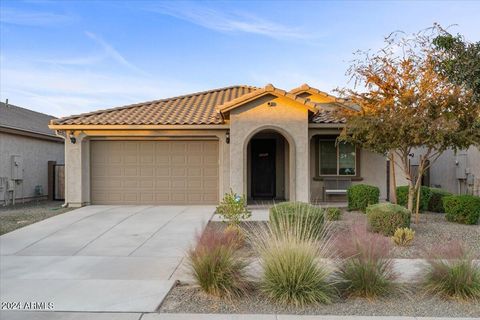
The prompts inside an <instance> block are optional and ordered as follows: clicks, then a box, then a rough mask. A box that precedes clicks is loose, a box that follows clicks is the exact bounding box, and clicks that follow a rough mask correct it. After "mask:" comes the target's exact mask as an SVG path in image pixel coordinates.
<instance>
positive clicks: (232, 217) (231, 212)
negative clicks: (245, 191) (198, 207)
mask: <svg viewBox="0 0 480 320" xmlns="http://www.w3.org/2000/svg"><path fill="white" fill-rule="evenodd" d="M216 213H218V214H219V215H220V216H221V217H222V219H223V220H224V221H225V222H227V223H228V224H229V225H232V226H238V224H239V223H240V220H242V219H248V218H250V217H251V216H252V213H251V212H250V211H249V210H248V209H247V199H246V198H245V196H244V195H243V196H239V195H237V194H236V193H234V192H233V190H230V192H229V193H226V194H225V195H224V196H223V199H222V202H220V205H219V206H218V207H217V209H216Z"/></svg>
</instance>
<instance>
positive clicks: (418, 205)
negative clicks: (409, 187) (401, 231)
mask: <svg viewBox="0 0 480 320" xmlns="http://www.w3.org/2000/svg"><path fill="white" fill-rule="evenodd" d="M421 190H422V187H417V204H416V206H415V224H418V218H419V217H420V215H419V209H420V192H421Z"/></svg>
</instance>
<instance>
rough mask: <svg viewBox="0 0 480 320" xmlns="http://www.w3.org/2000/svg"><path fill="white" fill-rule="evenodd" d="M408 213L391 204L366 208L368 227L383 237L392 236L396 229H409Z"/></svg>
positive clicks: (402, 208)
mask: <svg viewBox="0 0 480 320" xmlns="http://www.w3.org/2000/svg"><path fill="white" fill-rule="evenodd" d="M410 216H411V214H410V211H408V210H407V209H406V208H404V207H402V206H400V205H397V204H392V203H377V204H374V205H371V206H368V208H367V221H368V227H369V229H370V230H371V231H373V232H376V233H381V234H383V235H384V236H392V235H393V234H394V232H395V230H397V229H398V228H408V227H410Z"/></svg>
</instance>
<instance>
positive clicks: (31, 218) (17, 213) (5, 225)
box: [0, 201, 72, 235]
mask: <svg viewBox="0 0 480 320" xmlns="http://www.w3.org/2000/svg"><path fill="white" fill-rule="evenodd" d="M62 204H63V202H62V201H30V202H26V203H24V204H22V203H17V204H15V205H14V206H6V207H0V235H2V234H5V233H8V232H11V231H13V230H15V229H18V228H22V227H25V226H28V225H29V224H32V223H35V222H38V221H41V220H44V219H47V218H50V217H53V216H56V215H58V214H61V213H65V212H67V211H70V210H72V208H62Z"/></svg>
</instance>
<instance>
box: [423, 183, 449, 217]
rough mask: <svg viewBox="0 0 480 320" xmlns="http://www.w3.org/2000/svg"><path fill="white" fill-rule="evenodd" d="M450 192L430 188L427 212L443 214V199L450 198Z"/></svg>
mask: <svg viewBox="0 0 480 320" xmlns="http://www.w3.org/2000/svg"><path fill="white" fill-rule="evenodd" d="M451 195H452V194H451V193H450V192H447V191H445V190H442V189H437V188H430V201H429V202H428V211H431V212H445V208H444V207H443V197H446V196H451Z"/></svg>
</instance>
